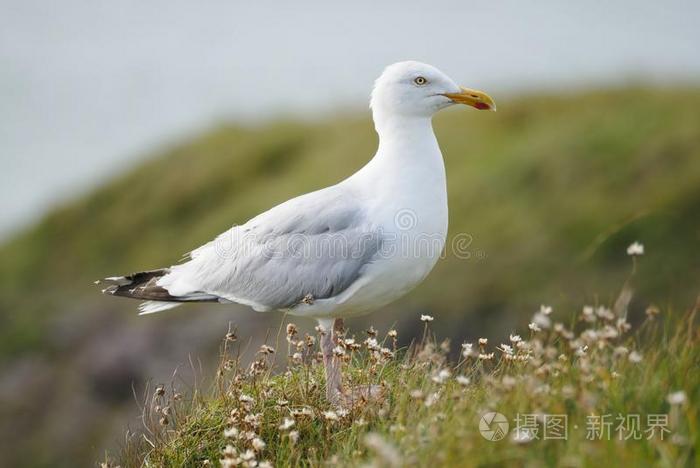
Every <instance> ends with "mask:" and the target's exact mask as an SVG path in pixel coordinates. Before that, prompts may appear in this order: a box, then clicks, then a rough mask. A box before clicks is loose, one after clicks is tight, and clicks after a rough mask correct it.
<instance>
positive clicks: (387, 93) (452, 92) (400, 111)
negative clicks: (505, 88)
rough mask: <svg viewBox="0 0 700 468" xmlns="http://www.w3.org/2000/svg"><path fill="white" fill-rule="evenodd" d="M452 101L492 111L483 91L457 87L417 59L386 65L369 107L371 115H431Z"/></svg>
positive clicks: (437, 71)
mask: <svg viewBox="0 0 700 468" xmlns="http://www.w3.org/2000/svg"><path fill="white" fill-rule="evenodd" d="M453 104H467V105H469V106H472V107H474V108H476V109H480V110H494V111H495V110H496V103H495V102H494V101H493V99H492V98H491V97H490V96H489V95H488V94H486V93H484V92H482V91H477V90H475V89H468V88H463V87H461V86H458V85H457V84H456V83H455V82H454V81H452V79H451V78H450V77H449V76H447V75H445V74H444V73H443V72H441V71H440V70H438V69H437V68H435V67H433V66H432V65H428V64H425V63H421V62H415V61H407V62H398V63H394V64H392V65H389V66H388V67H386V68H385V69H384V72H383V73H382V74H381V76H380V77H379V78H377V81H376V82H375V83H374V90H373V91H372V99H371V100H370V107H371V108H372V110H373V112H374V114H375V117H377V116H379V115H381V116H382V117H385V116H401V117H427V118H429V117H431V116H432V115H433V114H434V113H435V112H437V111H439V110H440V109H444V108H445V107H448V106H451V105H453Z"/></svg>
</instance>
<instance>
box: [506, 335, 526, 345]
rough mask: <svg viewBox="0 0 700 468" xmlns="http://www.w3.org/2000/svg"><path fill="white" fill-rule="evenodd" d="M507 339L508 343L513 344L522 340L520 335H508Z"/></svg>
mask: <svg viewBox="0 0 700 468" xmlns="http://www.w3.org/2000/svg"><path fill="white" fill-rule="evenodd" d="M509 338H510V342H511V343H513V344H515V343H519V342H520V341H522V340H523V339H522V338H520V335H510V337H509Z"/></svg>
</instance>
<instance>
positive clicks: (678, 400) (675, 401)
mask: <svg viewBox="0 0 700 468" xmlns="http://www.w3.org/2000/svg"><path fill="white" fill-rule="evenodd" d="M666 401H668V404H669V405H684V404H685V402H686V401H688V397H687V396H686V394H685V392H684V391H683V390H679V391H677V392H673V393H669V394H668V396H667V397H666Z"/></svg>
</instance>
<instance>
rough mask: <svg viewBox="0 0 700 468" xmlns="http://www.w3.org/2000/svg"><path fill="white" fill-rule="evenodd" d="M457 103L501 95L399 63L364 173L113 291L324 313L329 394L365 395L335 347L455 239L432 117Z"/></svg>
mask: <svg viewBox="0 0 700 468" xmlns="http://www.w3.org/2000/svg"><path fill="white" fill-rule="evenodd" d="M454 104H466V105H469V106H472V107H474V108H476V109H479V110H494V111H495V110H496V105H495V103H494V100H493V99H492V98H491V97H490V96H489V95H487V94H486V93H484V92H482V91H477V90H474V89H468V88H463V87H460V86H458V85H457V84H455V82H454V81H452V79H450V78H449V77H448V76H447V75H445V74H444V73H442V72H441V71H440V70H438V69H437V68H435V67H433V66H431V65H427V64H424V63H420V62H416V61H405V62H398V63H395V64H393V65H389V66H388V67H386V69H385V70H384V71H383V73H382V74H381V76H380V77H379V78H378V79H377V80H376V82H375V84H374V89H373V90H372V95H371V99H370V108H371V110H372V118H373V120H374V127H375V130H376V132H377V134H378V136H379V145H378V148H377V152H376V154H375V155H374V157H373V158H372V159H371V160H370V161H369V162H368V163H367V164H366V165H365V166H364V167H362V168H361V169H360V170H359V171H357V172H356V173H354V174H352V175H351V176H349V177H348V178H347V179H345V180H343V181H342V182H340V183H338V184H336V185H333V186H330V187H327V188H324V189H321V190H317V191H315V192H311V193H307V194H305V195H301V196H298V197H296V198H292V199H291V200H288V201H286V202H284V203H282V204H280V205H277V206H275V207H273V208H272V209H270V210H268V211H266V212H264V213H262V214H260V215H258V216H256V217H254V218H252V219H251V220H249V221H248V222H246V223H245V224H242V225H235V226H234V227H232V228H231V229H229V230H228V231H226V232H224V233H223V234H221V235H219V236H218V237H216V238H215V239H214V240H213V241H211V242H209V243H207V244H204V245H203V246H201V247H199V248H197V249H195V250H193V251H192V252H190V253H189V254H188V255H187V256H186V257H185V259H184V260H186V261H184V260H183V262H182V263H179V264H176V265H173V266H170V267H167V268H161V269H157V270H150V271H142V272H138V273H133V274H131V275H127V276H113V277H109V278H105V279H104V280H102V281H103V282H105V283H107V284H108V286H107V287H106V288H105V289H104V290H103V292H104V293H105V294H110V295H113V296H123V297H130V298H134V299H140V300H142V301H144V302H143V303H142V304H141V305H140V307H139V310H140V312H141V314H150V313H154V312H160V311H164V310H167V309H170V308H173V307H176V306H178V305H181V304H183V303H187V302H218V303H238V304H244V305H246V306H250V307H252V308H253V309H254V310H256V311H259V312H269V311H283V312H286V313H289V314H291V315H295V316H302V317H310V318H313V319H316V320H317V321H318V322H319V326H320V329H321V338H320V346H321V350H322V354H323V362H324V367H325V373H326V397H327V399H328V400H329V401H330V402H331V403H336V404H341V403H342V402H344V401H347V399H348V398H353V397H355V396H356V395H355V394H354V393H353V392H350V393H348V392H345V391H344V390H343V386H342V376H341V367H340V360H339V358H338V357H336V356H334V353H333V349H334V348H335V346H337V344H338V340H339V335H340V334H342V330H343V319H344V318H347V317H354V316H358V315H362V314H365V313H368V312H371V311H372V310H375V309H377V308H380V307H381V306H383V305H385V304H388V303H389V302H391V301H393V300H395V299H397V298H399V297H401V296H403V295H404V294H406V293H407V292H408V291H409V290H411V289H412V288H413V287H414V286H416V285H417V284H418V283H420V282H421V281H422V280H423V279H424V278H425V277H426V276H427V275H428V273H429V272H430V271H431V270H432V268H433V266H435V264H436V262H437V260H438V259H439V257H440V255H441V253H442V250H443V248H444V246H445V239H446V236H447V220H448V209H447V185H446V176H445V165H444V162H443V158H442V153H441V151H440V147H439V146H438V142H437V139H436V137H435V133H434V132H433V128H432V117H433V115H434V114H435V113H436V112H437V111H439V110H441V109H444V108H446V107H449V106H452V105H454ZM377 391H378V389H376V388H369V389H368V390H367V392H366V395H364V396H365V397H367V398H370V397H372V395H373V394H374V393H376V392H377Z"/></svg>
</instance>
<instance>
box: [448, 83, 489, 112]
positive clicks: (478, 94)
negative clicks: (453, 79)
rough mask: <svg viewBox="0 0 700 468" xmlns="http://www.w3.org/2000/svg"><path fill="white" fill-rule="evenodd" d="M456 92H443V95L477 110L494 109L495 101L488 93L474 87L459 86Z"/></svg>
mask: <svg viewBox="0 0 700 468" xmlns="http://www.w3.org/2000/svg"><path fill="white" fill-rule="evenodd" d="M459 89H460V91H459V92H458V93H445V94H443V96H445V97H448V98H450V99H452V101H453V102H456V103H459V104H466V105H468V106H472V107H475V108H477V109H479V110H492V111H495V110H496V103H495V102H494V100H493V99H492V98H491V96H489V95H488V94H486V93H484V92H483V91H477V90H476V89H469V88H462V87H461V86H460V87H459Z"/></svg>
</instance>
